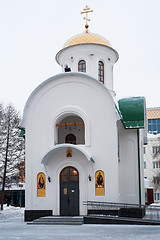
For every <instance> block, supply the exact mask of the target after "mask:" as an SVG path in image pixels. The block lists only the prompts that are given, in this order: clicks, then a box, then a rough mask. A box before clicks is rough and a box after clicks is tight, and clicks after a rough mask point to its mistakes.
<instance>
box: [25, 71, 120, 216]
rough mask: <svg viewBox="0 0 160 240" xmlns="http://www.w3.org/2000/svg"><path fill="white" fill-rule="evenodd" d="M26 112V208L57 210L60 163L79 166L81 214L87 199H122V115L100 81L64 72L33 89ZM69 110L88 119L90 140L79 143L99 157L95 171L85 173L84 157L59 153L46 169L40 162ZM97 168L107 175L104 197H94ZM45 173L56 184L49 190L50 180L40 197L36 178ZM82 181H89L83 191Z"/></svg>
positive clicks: (87, 130) (86, 126)
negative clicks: (119, 139) (70, 159)
mask: <svg viewBox="0 0 160 240" xmlns="http://www.w3.org/2000/svg"><path fill="white" fill-rule="evenodd" d="M68 93H72V94H68ZM62 109H63V110H64V111H62ZM25 111H26V112H25V114H24V119H23V121H22V125H23V126H24V127H25V129H26V183H27V184H26V185H27V186H26V210H33V209H34V210H35V209H38V210H41V209H42V210H45V209H46V210H54V213H55V214H58V212H59V205H57V204H58V202H59V200H58V197H57V196H56V202H55V200H53V197H54V195H55V194H57V192H58V188H57V189H56V190H55V188H56V187H58V178H59V173H60V171H61V170H62V167H65V166H66V165H68V164H69V165H70V164H71V165H72V166H74V167H76V168H77V170H78V171H79V172H80V175H81V176H80V179H82V180H80V189H81V192H80V196H81V197H82V196H83V197H82V198H81V200H80V201H81V202H80V206H81V210H80V213H81V214H84V213H85V210H84V207H82V200H83V199H84V200H96V201H111V202H118V201H119V196H118V193H119V188H118V158H117V153H118V149H117V146H118V144H117V126H116V121H117V118H118V117H117V114H116V110H115V106H114V102H113V100H112V97H111V95H110V93H109V92H108V91H107V89H105V88H104V86H103V85H102V84H101V83H99V82H98V81H96V80H94V79H92V78H90V77H89V76H87V75H84V74H79V73H75V74H73V73H69V74H61V75H59V76H57V77H54V78H52V79H50V80H48V81H46V82H45V83H44V84H43V85H41V86H40V87H38V89H37V90H35V91H34V93H33V94H32V96H31V97H30V99H29V101H28V103H27V104H26V110H25ZM70 111H71V112H74V113H76V114H77V115H79V116H80V117H81V118H82V119H83V121H84V123H85V129H86V130H85V137H86V139H87V141H86V142H85V145H83V146H79V147H82V148H83V149H84V150H85V151H86V152H88V153H89V155H91V156H92V157H93V159H94V160H95V163H94V164H93V169H90V168H89V170H87V171H86V172H85V171H84V170H83V169H84V165H85V166H87V165H86V163H85V162H86V159H83V157H82V156H81V157H80V160H73V162H70V163H68V162H67V161H66V159H65V160H64V159H62V158H61V156H59V157H57V163H56V161H55V160H53V161H52V163H51V165H52V167H49V168H48V169H49V170H47V169H46V167H44V165H43V164H41V160H42V158H43V156H44V155H45V154H46V153H47V152H49V151H50V150H51V148H53V146H54V145H55V137H54V136H55V131H56V129H55V124H56V122H57V120H58V119H59V118H60V117H63V116H64V114H66V113H67V114H69V113H70ZM56 113H57V114H56ZM77 154H78V153H77ZM77 157H78V155H77ZM80 162H81V164H80ZM82 162H83V164H82ZM56 164H57V165H56ZM82 165H83V166H82ZM97 170H103V171H104V173H105V196H95V176H94V173H95V172H96V171H97ZM41 171H42V172H44V173H45V174H46V176H48V175H51V178H53V179H54V180H53V181H54V183H53V184H55V185H53V188H51V186H52V184H50V185H49V183H48V182H47V186H46V194H47V195H46V197H45V198H38V197H37V192H36V191H37V185H36V184H37V183H36V181H37V178H36V176H37V173H38V172H41ZM47 171H49V172H47ZM50 171H51V172H50ZM91 172H92V173H91ZM88 174H90V175H91V177H92V181H91V182H89V181H88ZM55 175H56V176H55ZM83 181H84V182H83ZM86 182H87V184H86ZM83 184H86V189H87V190H83V188H82V185H83ZM49 189H50V191H49ZM49 192H50V193H49ZM85 192H87V195H86V193H85ZM49 194H50V195H49ZM58 196H59V195H58ZM86 197H87V199H86ZM54 199H55V198H54Z"/></svg>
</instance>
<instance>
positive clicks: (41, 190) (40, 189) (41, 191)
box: [37, 172, 46, 197]
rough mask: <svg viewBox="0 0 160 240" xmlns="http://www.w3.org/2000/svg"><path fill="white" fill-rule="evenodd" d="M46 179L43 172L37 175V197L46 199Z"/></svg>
mask: <svg viewBox="0 0 160 240" xmlns="http://www.w3.org/2000/svg"><path fill="white" fill-rule="evenodd" d="M45 188H46V178H45V174H44V173H43V172H40V173H38V174H37V197H45V195H46V192H45Z"/></svg>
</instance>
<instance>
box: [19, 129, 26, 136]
mask: <svg viewBox="0 0 160 240" xmlns="http://www.w3.org/2000/svg"><path fill="white" fill-rule="evenodd" d="M19 129H20V130H21V131H20V133H19V137H23V138H25V128H22V127H19Z"/></svg>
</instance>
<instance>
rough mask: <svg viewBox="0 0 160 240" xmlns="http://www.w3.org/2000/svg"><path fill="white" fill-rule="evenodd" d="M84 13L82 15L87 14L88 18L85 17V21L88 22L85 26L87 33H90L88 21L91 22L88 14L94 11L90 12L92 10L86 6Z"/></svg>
mask: <svg viewBox="0 0 160 240" xmlns="http://www.w3.org/2000/svg"><path fill="white" fill-rule="evenodd" d="M83 10H84V12H81V14H83V13H85V14H86V17H84V18H83V19H85V20H86V25H85V28H86V33H87V32H88V27H89V25H88V21H90V19H89V18H88V13H89V12H93V10H90V8H89V7H88V6H87V5H86V8H84V9H83Z"/></svg>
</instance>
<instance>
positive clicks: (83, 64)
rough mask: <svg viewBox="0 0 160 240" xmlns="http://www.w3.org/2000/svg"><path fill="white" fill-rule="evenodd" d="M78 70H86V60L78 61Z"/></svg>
mask: <svg viewBox="0 0 160 240" xmlns="http://www.w3.org/2000/svg"><path fill="white" fill-rule="evenodd" d="M78 72H86V62H85V61H84V60H81V61H79V62H78Z"/></svg>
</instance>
